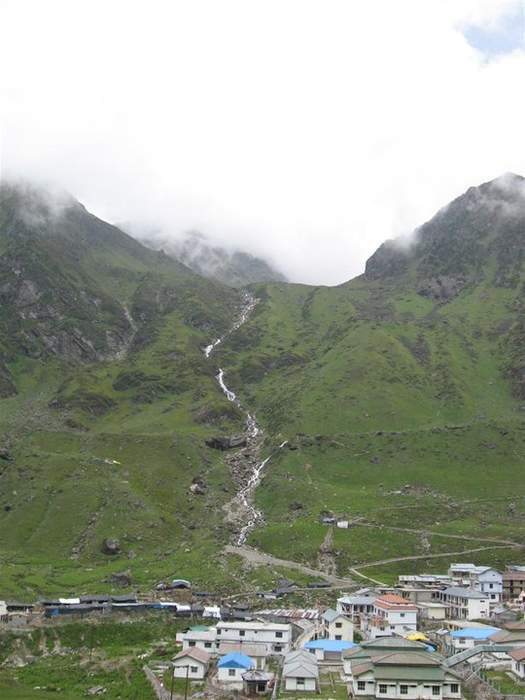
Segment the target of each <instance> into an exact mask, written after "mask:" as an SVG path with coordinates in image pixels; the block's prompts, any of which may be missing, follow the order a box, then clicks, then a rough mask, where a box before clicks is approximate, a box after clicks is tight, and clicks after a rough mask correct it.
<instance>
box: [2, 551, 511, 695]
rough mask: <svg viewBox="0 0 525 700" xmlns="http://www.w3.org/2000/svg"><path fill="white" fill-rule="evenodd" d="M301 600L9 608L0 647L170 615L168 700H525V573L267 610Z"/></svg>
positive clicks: (170, 593) (151, 673)
mask: <svg viewBox="0 0 525 700" xmlns="http://www.w3.org/2000/svg"><path fill="white" fill-rule="evenodd" d="M319 587H322V584H321V583H320V584H319ZM296 588H297V587H296V586H295V585H294V584H293V582H291V581H282V582H281V583H280V585H279V587H278V588H276V589H275V590H274V591H271V592H261V593H260V594H259V596H258V599H259V603H258V605H259V606H260V607H258V606H257V604H255V605H253V604H252V605H247V604H243V603H241V602H237V603H231V604H230V605H224V604H223V603H222V601H214V600H212V594H209V593H206V592H199V591H193V590H192V586H191V582H190V581H187V580H185V579H175V580H172V581H171V582H170V584H168V585H166V584H163V585H162V586H160V587H159V590H158V591H157V595H156V596H155V597H154V598H153V599H151V600H142V599H140V598H139V597H137V596H135V595H118V596H109V595H92V596H81V597H79V598H59V599H57V600H40V601H38V603H35V604H29V603H28V604H25V603H21V602H14V601H0V636H1V634H2V631H9V632H18V633H20V634H23V631H24V629H30V628H31V627H32V626H34V625H35V624H36V625H38V624H40V625H41V624H53V623H57V624H58V623H60V621H63V620H66V619H67V620H71V619H82V620H84V619H85V620H89V621H92V620H96V619H97V618H103V617H104V616H108V615H112V616H119V615H121V616H122V621H125V619H127V618H129V616H137V615H141V614H145V613H152V612H154V611H157V612H158V613H159V614H166V615H171V616H173V619H174V620H177V621H178V622H180V623H181V627H179V629H182V631H179V632H178V633H177V635H176V642H177V647H178V652H177V653H175V654H174V656H173V657H172V658H170V659H166V660H163V661H162V662H160V663H156V664H154V665H151V666H150V665H147V664H144V673H145V674H146V676H147V678H148V680H149V682H150V683H151V686H152V688H153V690H154V691H155V694H156V695H157V697H158V698H159V700H168V699H169V700H173V698H177V697H182V696H184V697H185V698H187V697H191V696H193V695H195V696H198V697H213V698H220V697H230V696H236V697H254V696H267V697H271V698H272V699H275V698H278V697H282V698H306V697H321V698H334V699H335V700H338V699H339V698H341V699H342V698H347V697H349V698H354V697H355V698H365V699H366V698H389V699H391V698H410V699H411V700H429V699H430V698H432V699H434V698H438V699H439V698H442V699H448V698H450V699H452V698H454V699H457V700H460V699H461V698H472V697H474V698H478V697H480V698H481V697H483V698H498V699H500V698H507V699H508V700H513V699H515V698H520V697H525V619H524V611H525V566H517V565H516V566H515V565H509V566H508V567H507V568H506V570H505V571H503V572H499V571H497V570H495V569H493V568H490V567H487V566H478V565H476V564H474V563H457V564H451V565H450V567H449V569H448V571H447V573H446V574H441V575H437V574H433V575H400V576H399V577H398V581H397V584H396V585H395V586H392V587H374V588H371V587H367V588H362V589H359V590H355V591H352V592H351V594H349V595H339V597H337V596H336V595H334V598H333V600H334V602H333V606H332V607H329V606H326V605H317V606H315V607H311V608H299V607H289V608H286V607H284V606H282V605H281V607H277V606H275V607H264V606H265V605H266V604H267V603H268V600H269V599H270V600H277V599H279V600H280V599H285V598H286V597H287V596H290V595H293V594H294V592H295V591H296ZM326 593H329V594H332V593H333V591H330V592H328V591H326ZM185 619H186V623H187V624H186V625H184V624H183V623H184V620H185ZM97 692H100V694H103V689H102V688H100V689H98V691H97V689H96V688H95V689H94V692H93V693H92V694H97Z"/></svg>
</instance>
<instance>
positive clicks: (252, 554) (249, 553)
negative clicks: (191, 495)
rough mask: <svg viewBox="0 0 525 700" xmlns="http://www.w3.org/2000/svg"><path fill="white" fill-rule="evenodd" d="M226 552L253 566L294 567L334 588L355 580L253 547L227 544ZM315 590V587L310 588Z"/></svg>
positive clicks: (349, 585) (347, 586)
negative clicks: (280, 557) (326, 582)
mask: <svg viewBox="0 0 525 700" xmlns="http://www.w3.org/2000/svg"><path fill="white" fill-rule="evenodd" d="M224 551H225V553H226V554H237V555H238V556H240V557H242V558H243V559H245V560H246V561H247V562H249V563H250V564H254V565H255V566H262V565H268V566H283V567H284V568H286V569H295V570H296V571H300V572H301V573H303V574H306V575H307V576H313V577H316V578H320V579H324V580H325V581H328V582H329V583H331V584H332V586H333V587H334V588H355V585H356V584H355V581H354V580H353V579H351V578H343V577H340V576H335V575H333V574H328V573H326V572H325V571H320V570H319V569H313V568H312V567H310V566H306V565H305V564H300V563H299V562H297V561H291V560H289V559H279V558H278V557H274V556H272V555H271V554H266V553H265V552H260V551H259V550H258V549H254V548H253V547H248V546H246V545H244V546H234V545H227V546H226V547H225V548H224ZM312 590H315V589H312Z"/></svg>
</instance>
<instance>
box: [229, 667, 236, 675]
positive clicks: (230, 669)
mask: <svg viewBox="0 0 525 700" xmlns="http://www.w3.org/2000/svg"><path fill="white" fill-rule="evenodd" d="M228 675H229V676H234V675H235V669H234V668H229V669H228Z"/></svg>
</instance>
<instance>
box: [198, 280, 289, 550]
mask: <svg viewBox="0 0 525 700" xmlns="http://www.w3.org/2000/svg"><path fill="white" fill-rule="evenodd" d="M257 303H258V299H256V298H255V297H254V296H253V295H252V294H249V293H245V295H244V299H243V305H242V307H241V311H240V313H239V315H238V317H237V319H236V320H235V322H234V323H233V325H232V327H231V328H230V329H229V330H228V332H227V333H226V334H225V335H223V336H222V337H220V338H217V339H216V340H214V341H213V342H212V343H210V344H209V345H207V346H206V347H205V348H204V355H205V356H206V358H207V359H210V358H211V357H212V355H213V352H214V350H215V349H216V347H217V346H218V345H220V344H221V343H222V342H224V340H225V339H226V338H227V337H228V336H230V335H231V334H232V333H234V332H235V331H236V330H238V329H239V328H240V327H241V326H242V325H243V324H244V323H246V321H247V320H248V319H249V318H250V316H251V314H252V312H253V310H254V309H255V307H256V305H257ZM215 378H216V380H217V383H218V384H219V386H220V388H221V391H222V392H223V393H224V395H225V396H226V398H227V399H228V401H231V402H232V403H234V404H235V405H236V406H237V407H238V408H239V409H241V410H242V411H243V412H244V413H245V416H246V421H245V430H244V435H243V439H242V443H243V446H242V448H241V449H235V450H234V451H231V452H230V451H228V453H227V454H226V456H225V458H224V459H225V462H226V463H227V464H228V466H229V468H230V472H231V474H232V477H233V480H234V481H235V484H236V486H237V493H236V494H235V496H234V497H233V498H232V499H231V500H230V501H229V502H228V503H227V504H226V505H225V506H224V510H225V520H226V522H227V523H229V524H230V525H231V526H232V527H233V530H234V532H235V536H234V542H235V544H236V545H242V544H244V543H245V542H246V539H247V537H248V535H249V534H250V532H251V531H252V530H253V529H254V528H255V527H256V526H257V524H259V523H260V522H261V521H262V514H261V512H260V511H258V510H257V509H256V508H255V506H254V504H253V496H254V493H255V489H256V488H257V486H258V485H259V483H260V481H261V478H262V475H263V472H264V468H265V467H266V465H267V464H268V462H269V461H270V459H271V458H272V456H273V455H274V454H275V453H276V452H277V451H278V450H280V449H282V448H283V447H284V446H285V445H286V441H285V442H283V443H282V444H281V445H279V447H277V448H276V449H275V450H274V451H273V452H272V453H271V454H270V455H268V456H267V457H265V458H264V459H261V456H262V455H261V453H262V447H263V442H264V434H263V431H262V428H261V427H260V425H259V424H258V423H257V420H256V418H255V415H254V414H253V413H250V411H248V410H247V409H246V408H244V406H243V405H242V404H241V402H240V400H239V398H238V397H237V394H236V393H235V392H234V391H233V389H232V388H231V387H230V386H228V384H227V377H226V372H225V370H224V369H223V368H222V367H219V368H218V369H217V373H216V375H215Z"/></svg>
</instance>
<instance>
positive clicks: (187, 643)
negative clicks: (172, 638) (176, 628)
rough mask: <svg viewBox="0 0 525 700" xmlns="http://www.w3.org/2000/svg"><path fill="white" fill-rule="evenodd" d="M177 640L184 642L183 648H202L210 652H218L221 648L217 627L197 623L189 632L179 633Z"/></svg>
mask: <svg viewBox="0 0 525 700" xmlns="http://www.w3.org/2000/svg"><path fill="white" fill-rule="evenodd" d="M177 641H178V642H182V650H183V651H186V650H187V649H202V650H203V651H207V652H208V653H210V654H216V653H217V652H218V650H219V641H220V640H218V639H217V630H216V628H215V627H205V626H204V625H196V626H195V627H190V629H189V630H188V631H187V632H184V633H182V634H180V633H179V634H178V635H177Z"/></svg>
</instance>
